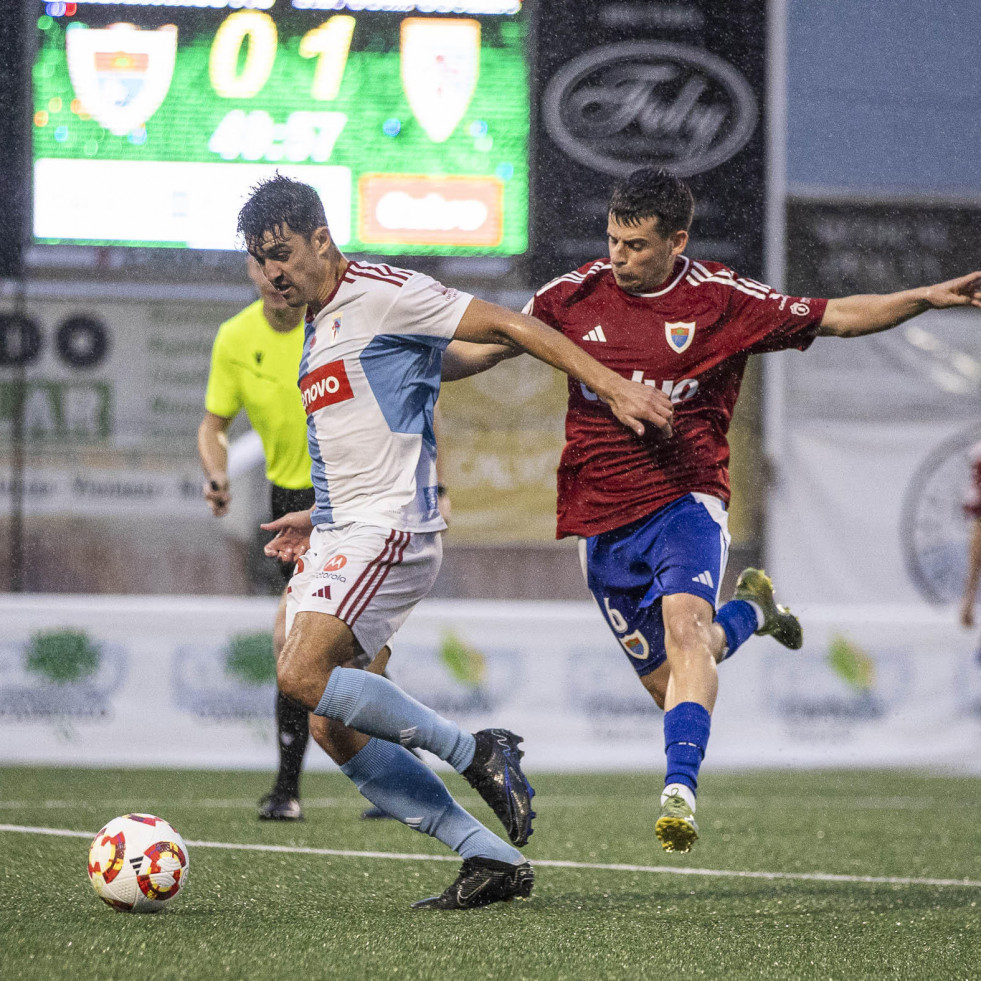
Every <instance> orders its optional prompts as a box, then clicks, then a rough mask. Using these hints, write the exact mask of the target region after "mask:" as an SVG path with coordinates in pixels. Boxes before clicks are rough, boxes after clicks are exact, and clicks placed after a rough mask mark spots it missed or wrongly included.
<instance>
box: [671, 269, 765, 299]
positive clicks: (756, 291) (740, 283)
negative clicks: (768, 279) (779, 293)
mask: <svg viewBox="0 0 981 981" xmlns="http://www.w3.org/2000/svg"><path fill="white" fill-rule="evenodd" d="M686 279H687V280H688V282H689V283H690V284H691V285H692V286H701V285H702V283H719V284H720V285H722V286H728V287H730V288H731V289H734V290H739V292H740V293H745V294H746V295H747V296H752V297H755V298H756V299H757V300H765V299H766V298H767V297H768V296H769V295H770V293H771V290H770V287H769V286H766V285H765V284H763V283H758V282H756V280H755V279H742V278H741V277H736V276H734V275H733V274H732V272H731V271H729V270H727V269H726V270H719V271H717V272H714V273H711V272H709V271H708V270H707V269H706V268H705V266H703V265H702V264H701V263H700V262H693V263H692V264H691V271H690V272H689V273H688V276H687V277H686Z"/></svg>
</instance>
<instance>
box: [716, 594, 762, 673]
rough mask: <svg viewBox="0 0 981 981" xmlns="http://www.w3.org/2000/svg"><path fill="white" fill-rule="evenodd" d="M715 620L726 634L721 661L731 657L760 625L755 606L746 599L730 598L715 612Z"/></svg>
mask: <svg viewBox="0 0 981 981" xmlns="http://www.w3.org/2000/svg"><path fill="white" fill-rule="evenodd" d="M715 622H716V623H717V624H718V625H719V626H720V627H721V628H722V629H723V630H724V631H725V635H726V652H725V655H724V656H723V658H722V660H723V661H724V660H725V659H726V658H729V657H732V655H733V654H735V653H736V651H737V650H738V649H739V648H740V647H741V646H742V645H743V644H745V643H746V641H747V640H749V638H750V637H752V636H753V634H755V633H756V631H757V630H759V629H760V626H761V625H760V623H759V620H758V618H757V616H756V607H754V606H753V604H752V603H747V602H746V600H730V601H729V602H728V603H726V605H725V606H723V607H721V608H720V609H719V612H718V613H716V614H715Z"/></svg>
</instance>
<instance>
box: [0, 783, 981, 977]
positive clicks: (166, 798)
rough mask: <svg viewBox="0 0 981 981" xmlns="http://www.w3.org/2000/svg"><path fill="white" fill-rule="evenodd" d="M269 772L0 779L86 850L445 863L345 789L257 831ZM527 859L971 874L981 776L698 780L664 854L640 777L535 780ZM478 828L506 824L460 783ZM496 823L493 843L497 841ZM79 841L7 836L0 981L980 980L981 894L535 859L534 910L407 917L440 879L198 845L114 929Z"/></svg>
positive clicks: (323, 790) (313, 799)
mask: <svg viewBox="0 0 981 981" xmlns="http://www.w3.org/2000/svg"><path fill="white" fill-rule="evenodd" d="M267 780H268V776H267V775H265V774H257V773H240V772H235V773H208V772H199V771H168V770H160V771H145V770H81V769H54V768H50V769H49V768H26V767H10V768H0V823H2V824H9V825H23V826H31V827H45V828H63V829H73V830H77V831H85V832H88V833H94V832H95V831H97V830H98V829H99V827H101V825H102V824H103V823H104V822H106V821H107V820H108V819H109V818H111V817H113V816H115V815H116V814H123V813H127V812H128V811H132V810H138V811H150V812H153V813H157V814H160V815H161V816H162V817H165V818H166V819H167V820H169V821H171V823H173V824H174V825H175V826H176V827H177V828H178V830H179V831H180V832H181V834H182V835H183V836H184V837H185V839H186V840H188V841H190V842H237V843H262V844H267V845H280V846H287V847H305V848H326V849H348V850H353V851H365V852H368V851H373V852H389V853H412V854H419V855H431V856H434V857H436V856H445V855H446V854H447V852H446V850H445V849H444V848H443V846H442V845H440V844H439V843H438V842H434V841H432V840H431V839H428V838H426V837H424V836H422V835H418V834H413V833H412V832H410V831H408V830H407V829H406V828H404V827H402V826H401V825H398V824H396V823H395V822H391V821H373V822H366V821H360V820H359V819H358V815H359V814H360V811H361V808H362V806H363V801H362V799H361V798H360V797H359V796H358V795H357V793H356V792H355V791H354V790H353V788H352V787H351V786H350V784H349V783H348V782H347V781H346V780H345V779H344V778H343V777H341V776H340V775H339V774H319V773H318V774H310V775H307V776H306V777H305V781H304V798H305V806H306V811H307V820H306V821H305V822H304V823H302V824H297V825H283V824H270V823H259V822H258V821H257V820H256V819H255V807H254V805H255V800H256V799H257V798H258V797H259V796H260V795H261V794H262V793H263V792H264V791H265V790H266V789H268V788H267ZM533 782H534V783H535V785H536V788H537V789H538V792H539V796H538V797H537V798H536V805H537V809H538V812H539V817H538V819H537V821H536V833H535V835H534V837H533V838H532V840H531V843H530V844H529V846H528V848H527V849H526V852H527V854H528V856H529V858H530V859H531V860H532V861H534V860H536V859H538V860H539V861H542V860H547V861H557V862H562V861H565V862H577V863H592V864H611V863H624V864H629V865H635V866H644V867H652V868H653V867H656V868H658V869H664V870H681V869H686V868H687V869H693V870H719V871H723V872H727V873H730V872H738V871H743V872H779V873H786V874H788V875H789V876H794V875H801V874H805V875H806V874H813V873H818V874H831V875H841V876H854V877H901V878H913V879H956V880H961V881H962V880H973V881H974V882H975V883H977V882H979V881H981V849H979V847H978V842H979V833H978V826H977V825H978V811H977V807H978V801H979V798H981V794H979V790H981V781H978V780H976V779H971V778H940V777H926V776H922V775H917V774H909V773H895V772H885V773H883V772H874V773H853V772H849V773H838V772H834V773H832V772H816V773H751V774H712V773H709V774H707V775H706V776H705V777H704V779H703V782H702V788H701V793H700V807H699V814H698V818H699V823H700V826H701V834H702V837H701V840H700V841H698V842H697V844H696V846H695V848H694V849H693V851H692V852H691V854H690V855H687V856H675V855H667V854H665V853H663V852H662V851H661V850H660V848H659V847H658V845H657V842H656V839H655V838H654V836H653V832H652V828H653V821H654V815H655V810H654V808H655V804H656V793H657V789H658V788H657V786H656V783H655V781H654V779H653V777H651V776H650V775H631V774H622V775H586V774H584V775H546V774H539V775H537V776H535V777H534V778H533ZM448 783H449V784H450V786H451V789H452V790H453V792H454V793H456V794H457V795H458V798H459V799H460V800H461V802H462V803H464V804H465V805H466V806H468V807H469V808H470V809H471V810H473V812H474V813H475V814H477V816H478V817H480V818H481V819H482V820H485V821H486V822H487V823H488V824H489V825H490V826H491V827H495V823H494V818H493V815H491V814H490V812H489V810H488V809H487V808H486V806H484V805H483V804H482V802H480V801H479V800H478V799H477V798H476V797H475V796H474V795H473V793H472V792H471V791H470V790H469V788H468V787H466V785H465V784H464V783H463V782H462V780H460V779H459V778H457V777H456V776H455V775H450V776H449V777H448ZM495 830H496V827H495ZM87 849H88V841H87V840H85V839H83V838H68V837H51V836H42V835H39V834H32V833H22V832H14V831H0V931H2V934H0V976H2V977H4V978H17V979H24V981H27V979H35V978H38V979H45V981H47V979H53V978H59V979H60V978H71V979H73V981H84V979H88V978H101V979H115V978H118V979H127V981H128V979H131V978H137V977H139V978H153V979H182V981H183V979H198V978H200V979H209V981H213V979H215V978H268V977H283V978H300V977H305V978H315V979H316V978H332V979H338V981H346V979H355V978H359V979H360V978H365V979H368V978H370V979H389V978H391V979H400V981H403V979H404V981H412V979H426V981H428V979H458V978H466V979H483V978H487V979H500V978H506V979H508V981H517V979H525V978H527V979H536V981H539V979H549V981H550V979H565V978H568V979H606V978H610V979H613V978H616V979H621V978H622V979H633V978H638V979H639V978H658V977H665V978H666V977H671V976H692V977H708V978H721V977H726V978H846V977H847V978H850V979H853V978H864V977H867V978H882V977H896V978H925V979H927V978H929V979H934V978H972V977H978V976H979V975H981V927H979V923H981V887H979V886H977V885H931V884H927V883H925V882H915V883H908V884H897V883H884V882H862V881H848V880H845V881H834V880H830V881H828V880H824V881H822V880H815V879H802V878H792V877H791V878H781V879H760V878H746V877H739V876H736V875H730V874H725V875H718V876H708V875H700V874H693V875H680V874H672V873H671V872H670V871H668V872H663V871H644V870H639V871H634V870H623V869H621V870H610V869H602V868H569V867H560V866H550V865H539V866H538V869H537V880H536V885H535V891H534V893H533V895H532V899H531V901H530V902H527V903H512V904H507V905H504V904H499V905H497V906H492V907H489V908H487V909H483V910H474V911H469V912H465V913H445V912H444V913H441V912H417V911H412V910H410V909H409V908H408V906H409V904H410V903H411V902H412V901H413V900H415V899H418V898H421V897H423V896H426V895H431V894H433V893H435V892H439V891H441V890H442V889H443V888H444V887H445V886H446V885H447V884H448V883H449V882H450V881H451V880H452V879H453V878H454V876H455V873H456V869H457V866H456V864H455V863H451V862H440V861H427V860H425V859H409V860H399V859H396V858H377V857H367V856H361V855H356V856H328V855H310V854H302V853H297V852H249V851H229V850H222V849H217V848H212V847H208V846H206V845H204V844H198V845H197V846H195V845H193V844H192V845H191V846H190V848H189V852H190V856H191V869H190V877H189V883H188V889H187V892H186V894H185V895H183V896H182V897H181V898H180V899H179V900H177V901H176V902H175V905H174V906H173V907H172V908H170V909H167V910H165V911H163V912H161V913H160V914H157V915H153V916H132V915H128V914H125V913H118V912H116V911H114V910H112V909H110V908H109V907H107V906H105V905H104V904H102V903H101V902H100V901H99V900H98V899H97V898H96V896H95V894H94V892H93V891H92V888H91V886H90V885H89V883H88V881H87V877H86V874H85V862H86V855H87Z"/></svg>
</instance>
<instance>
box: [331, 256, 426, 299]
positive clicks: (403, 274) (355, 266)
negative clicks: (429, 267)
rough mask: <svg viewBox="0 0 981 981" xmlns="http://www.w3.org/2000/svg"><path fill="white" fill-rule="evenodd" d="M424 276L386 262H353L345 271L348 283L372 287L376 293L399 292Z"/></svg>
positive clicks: (345, 278)
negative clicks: (411, 281)
mask: <svg viewBox="0 0 981 981" xmlns="http://www.w3.org/2000/svg"><path fill="white" fill-rule="evenodd" d="M421 275H423V274H422V273H418V272H416V271H415V270H413V269H400V268H399V267H398V266H390V265H388V263H386V262H359V261H355V260H351V261H350V262H349V263H348V265H347V269H345V270H344V281H345V282H347V283H353V284H360V285H362V286H371V287H372V288H373V289H374V290H376V291H382V290H385V291H387V290H386V288H387V289H388V290H399V289H401V288H402V287H403V286H405V284H406V283H408V282H409V281H410V280H412V279H414V278H416V277H418V276H421Z"/></svg>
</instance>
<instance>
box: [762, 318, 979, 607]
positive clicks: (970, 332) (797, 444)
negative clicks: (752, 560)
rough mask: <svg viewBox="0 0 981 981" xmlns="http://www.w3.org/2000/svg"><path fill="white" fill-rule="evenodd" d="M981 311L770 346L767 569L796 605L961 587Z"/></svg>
mask: <svg viewBox="0 0 981 981" xmlns="http://www.w3.org/2000/svg"><path fill="white" fill-rule="evenodd" d="M979 328H981V314H979V313H978V311H975V310H970V311H967V312H962V311H953V310H948V311H943V312H931V313H927V314H924V315H923V316H920V317H917V318H915V319H914V320H911V321H909V322H908V323H906V324H903V325H901V326H900V327H898V328H896V329H895V330H892V331H888V332H887V333H884V334H880V335H875V336H872V337H867V338H860V339H857V340H841V339H835V338H819V339H818V340H817V341H815V343H814V345H813V347H811V348H810V349H809V350H808V351H806V352H805V353H803V354H799V353H796V352H792V353H787V354H780V355H767V356H766V358H765V364H766V371H767V373H768V375H769V376H770V378H771V379H773V378H776V379H777V383H776V384H768V387H767V391H768V394H769V395H771V396H773V399H772V401H771V400H768V409H767V426H768V451H769V456H770V459H771V461H772V464H773V467H772V469H773V475H774V476H773V481H772V485H771V492H770V495H769V500H768V512H767V514H768V518H767V570H768V571H769V572H770V573H771V574H772V575H773V577H774V579H775V581H776V583H777V585H778V587H779V591H780V594H781V595H782V596H783V597H785V601H786V602H789V603H791V604H794V603H799V602H800V601H801V600H804V601H814V602H821V603H918V602H922V601H924V600H925V601H927V602H930V603H949V602H954V601H956V600H957V599H959V597H960V595H961V590H962V589H963V583H964V575H965V570H966V566H967V542H968V532H969V523H968V521H967V520H966V519H965V517H964V513H963V503H964V499H965V496H966V494H967V491H968V488H969V485H970V482H971V468H970V462H969V457H970V453H971V448H972V446H974V445H975V444H976V443H978V442H979V441H981V330H979Z"/></svg>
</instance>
